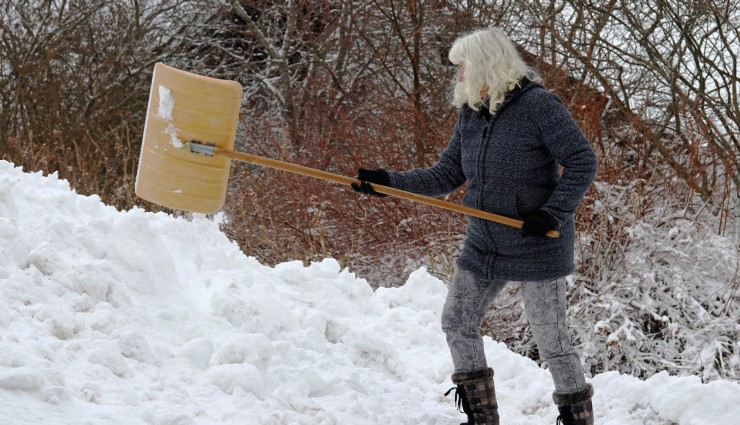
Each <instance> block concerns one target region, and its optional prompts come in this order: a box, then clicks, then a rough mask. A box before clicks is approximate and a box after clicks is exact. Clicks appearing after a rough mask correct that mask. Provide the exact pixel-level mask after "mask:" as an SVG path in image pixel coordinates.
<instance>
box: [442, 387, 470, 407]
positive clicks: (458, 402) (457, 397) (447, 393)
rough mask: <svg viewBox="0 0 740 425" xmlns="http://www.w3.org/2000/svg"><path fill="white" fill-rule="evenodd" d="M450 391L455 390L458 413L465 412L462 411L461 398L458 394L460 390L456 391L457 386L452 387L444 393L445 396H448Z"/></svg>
mask: <svg viewBox="0 0 740 425" xmlns="http://www.w3.org/2000/svg"><path fill="white" fill-rule="evenodd" d="M452 391H455V404H456V405H457V411H458V412H460V413H467V412H465V411H463V404H462V403H463V398H462V395H460V391H458V389H457V387H452V388H450V389H449V390H447V392H446V393H445V397H447V396H449V395H450V393H451V392H452Z"/></svg>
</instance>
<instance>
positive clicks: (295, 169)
mask: <svg viewBox="0 0 740 425" xmlns="http://www.w3.org/2000/svg"><path fill="white" fill-rule="evenodd" d="M213 152H214V154H215V155H221V156H225V157H228V158H231V159H234V160H237V161H244V162H249V163H251V164H255V165H261V166H264V167H269V168H274V169H277V170H282V171H288V172H290V173H294V174H301V175H304V176H309V177H315V178H318V179H322V180H327V181H331V182H334V183H339V184H344V185H351V184H352V183H356V184H360V180H357V179H354V178H351V177H346V176H343V175H341V174H334V173H330V172H328V171H322V170H317V169H315V168H309V167H304V166H302V165H297V164H291V163H289V162H284V161H279V160H277V159H270V158H265V157H262V156H257V155H252V154H248V153H244V152H237V151H232V150H228V149H221V148H218V147H213ZM371 186H372V188H373V190H375V191H376V192H379V193H383V194H385V195H390V196H395V197H397V198H403V199H408V200H411V201H416V202H419V203H422V204H427V205H432V206H435V207H439V208H444V209H446V210H450V211H455V212H459V213H463V214H467V215H470V216H473V217H478V218H482V219H485V220H489V221H493V222H495V223H499V224H505V225H507V226H511V227H515V228H517V229H521V228H522V221H520V220H516V219H513V218H509V217H505V216H502V215H498V214H492V213H489V212H486V211H481V210H477V209H475V208H470V207H466V206H464V205H459V204H453V203H451V202H447V201H442V200H440V199H437V198H431V197H429V196H423V195H418V194H416V193H411V192H406V191H404V190H399V189H395V188H392V187H388V186H382V185H378V184H371ZM547 236H549V237H551V238H557V237H560V232H558V231H557V230H551V231H549V232H547Z"/></svg>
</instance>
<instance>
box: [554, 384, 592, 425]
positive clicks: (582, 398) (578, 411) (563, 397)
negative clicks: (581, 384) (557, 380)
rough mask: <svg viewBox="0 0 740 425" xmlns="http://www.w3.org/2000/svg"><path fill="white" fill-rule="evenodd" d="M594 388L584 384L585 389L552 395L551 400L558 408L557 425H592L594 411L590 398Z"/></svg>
mask: <svg viewBox="0 0 740 425" xmlns="http://www.w3.org/2000/svg"><path fill="white" fill-rule="evenodd" d="M593 395H594V388H593V387H592V386H591V384H586V389H585V390H582V391H578V392H576V393H571V394H558V393H553V394H552V399H553V400H554V401H555V404H556V405H557V406H558V411H559V412H560V416H558V421H557V425H560V424H562V425H594V409H593V406H592V405H591V397H593Z"/></svg>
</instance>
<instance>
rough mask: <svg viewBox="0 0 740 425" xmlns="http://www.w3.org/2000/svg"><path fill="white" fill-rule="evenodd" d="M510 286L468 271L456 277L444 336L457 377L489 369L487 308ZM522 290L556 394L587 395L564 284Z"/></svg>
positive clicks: (445, 311)
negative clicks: (570, 328) (482, 327)
mask: <svg viewBox="0 0 740 425" xmlns="http://www.w3.org/2000/svg"><path fill="white" fill-rule="evenodd" d="M508 283H509V282H508V281H503V280H486V279H483V278H480V277H478V276H476V275H474V274H472V273H470V272H468V271H466V270H459V269H458V270H456V271H455V274H454V276H453V277H452V282H451V283H450V290H449V292H448V294H447V300H446V301H445V305H444V309H443V311H442V330H444V332H445V334H446V335H447V345H449V347H450V352H451V354H452V362H453V364H454V366H455V372H458V373H459V372H472V371H476V370H483V369H486V368H488V364H487V363H486V356H485V353H484V352H483V338H482V337H481V335H480V331H479V329H480V325H481V323H482V322H483V316H484V315H485V312H486V310H487V309H488V305H489V304H490V303H491V302H492V301H493V300H494V298H496V296H498V294H499V293H501V290H502V289H504V287H505V286H506V285H507V284H508ZM519 285H520V288H521V293H522V299H523V300H524V311H525V313H526V315H527V320H528V321H529V326H530V328H531V329H532V334H533V335H534V339H535V341H536V342H537V349H538V350H539V352H540V357H541V358H542V359H543V360H545V361H546V362H547V364H548V367H549V369H550V373H551V374H552V379H553V381H554V383H555V391H556V392H558V393H561V394H570V393H575V392H577V391H582V390H583V389H585V388H586V380H585V377H584V375H583V368H582V367H581V360H580V358H579V357H578V354H577V353H576V351H575V349H573V345H572V344H571V340H570V335H569V333H568V322H567V319H566V314H565V305H566V304H565V278H558V279H555V280H552V281H539V282H534V281H533V282H519Z"/></svg>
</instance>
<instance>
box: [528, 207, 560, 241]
mask: <svg viewBox="0 0 740 425" xmlns="http://www.w3.org/2000/svg"><path fill="white" fill-rule="evenodd" d="M558 227H559V226H558V221H557V220H555V217H553V216H551V215H550V214H549V213H547V212H545V211H542V210H537V211H535V212H533V213H532V214H530V216H529V217H527V218H526V219H525V220H524V224H523V225H522V234H523V235H524V236H534V237H538V238H542V237H545V236H546V235H547V232H549V231H550V230H558Z"/></svg>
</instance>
